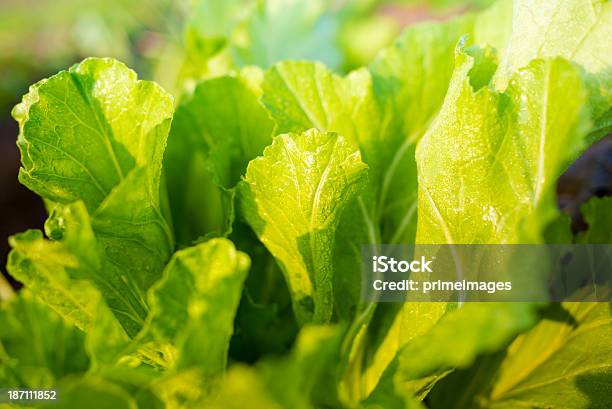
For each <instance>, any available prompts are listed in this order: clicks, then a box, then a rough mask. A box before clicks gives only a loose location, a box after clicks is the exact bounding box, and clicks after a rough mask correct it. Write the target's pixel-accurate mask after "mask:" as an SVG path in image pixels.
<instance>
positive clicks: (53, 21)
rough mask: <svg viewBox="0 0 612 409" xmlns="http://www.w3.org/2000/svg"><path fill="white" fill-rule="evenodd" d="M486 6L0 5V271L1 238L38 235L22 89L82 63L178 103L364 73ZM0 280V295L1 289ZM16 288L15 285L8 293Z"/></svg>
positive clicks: (32, 0)
mask: <svg viewBox="0 0 612 409" xmlns="http://www.w3.org/2000/svg"><path fill="white" fill-rule="evenodd" d="M490 3H492V1H491V0H463V1H461V0H430V1H414V0H412V1H411V0H404V1H385V0H335V1H334V0H330V1H326V0H307V1H305V0H223V1H221V0H174V1H173V0H149V1H136V0H106V1H96V0H0V192H1V194H0V266H2V267H1V269H2V272H3V273H4V266H5V264H6V256H7V254H8V251H9V246H8V241H7V239H8V237H9V236H10V235H12V234H14V233H17V232H20V231H24V230H26V229H28V228H39V227H41V226H42V224H43V222H44V219H45V212H44V207H43V205H42V203H41V202H40V200H39V199H38V197H37V196H35V195H34V194H32V193H31V192H29V191H28V190H27V189H25V188H24V187H23V186H21V185H20V184H19V183H18V181H17V174H18V169H19V154H18V151H17V148H16V145H15V141H16V138H17V134H18V129H17V124H16V122H15V121H14V120H13V119H12V118H11V116H10V111H11V109H12V107H13V106H14V105H15V104H16V103H17V102H19V100H20V98H21V96H22V95H23V94H25V93H26V92H27V89H28V86H30V85H31V84H33V83H35V82H36V81H38V80H40V79H42V78H45V77H48V76H50V75H52V74H54V73H56V72H57V71H59V70H61V69H65V68H67V67H69V66H70V65H72V64H74V63H76V62H78V61H80V60H82V59H83V58H85V57H89V56H98V57H114V58H117V59H119V60H121V61H123V62H125V63H126V64H127V65H128V66H130V67H131V68H133V69H134V70H136V71H137V72H138V74H139V76H140V77H141V78H144V79H152V80H155V81H157V82H159V83H160V84H162V85H163V86H164V87H165V88H166V89H167V90H169V91H170V92H172V93H173V94H174V95H175V98H176V99H177V100H178V99H179V98H180V95H181V94H182V92H184V91H185V90H188V89H189V88H190V87H192V86H193V84H194V83H195V81H197V80H198V79H201V78H206V77H210V76H215V75H220V74H223V73H226V72H228V71H231V70H233V69H240V68H242V67H244V66H247V65H257V66H260V67H262V68H266V67H268V66H270V65H271V64H273V63H275V62H276V61H279V60H282V59H311V60H320V61H322V62H324V63H326V64H327V65H328V66H329V67H331V68H332V69H334V70H336V71H337V72H339V73H342V72H347V71H349V70H351V69H353V68H356V67H359V66H362V65H365V64H367V63H368V62H369V61H370V60H371V59H372V58H373V57H374V56H375V54H376V53H377V52H378V51H379V50H380V49H381V48H383V47H385V46H387V45H389V44H390V43H391V42H392V41H393V39H394V38H395V37H396V36H397V35H398V34H399V32H400V31H401V29H402V28H403V27H405V26H408V25H411V24H415V23H417V22H419V21H424V20H444V19H448V18H450V17H452V16H454V15H457V14H460V13H464V12H467V11H469V10H474V9H479V8H482V7H485V6H487V5H488V4H490ZM3 284H5V283H3V282H2V275H0V290H1V288H2V285H3ZM12 284H13V285H16V283H14V282H13V283H12Z"/></svg>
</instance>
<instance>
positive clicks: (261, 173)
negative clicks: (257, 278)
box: [240, 130, 366, 323]
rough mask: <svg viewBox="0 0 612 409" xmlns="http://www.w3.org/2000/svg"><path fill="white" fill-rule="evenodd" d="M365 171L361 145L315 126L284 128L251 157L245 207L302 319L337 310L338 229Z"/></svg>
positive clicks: (325, 317)
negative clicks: (259, 153) (287, 131)
mask: <svg viewBox="0 0 612 409" xmlns="http://www.w3.org/2000/svg"><path fill="white" fill-rule="evenodd" d="M365 177H366V166H365V165H364V164H363V162H361V158H360V154H359V151H358V150H357V148H356V147H355V146H354V145H352V144H351V143H350V142H349V141H347V140H346V139H344V138H343V137H341V136H339V135H336V134H333V133H321V132H319V131H315V130H313V131H308V132H306V133H303V134H285V135H281V136H278V137H277V138H276V139H275V141H274V143H273V144H272V145H271V146H270V147H268V148H266V150H265V152H264V156H263V157H261V158H258V159H256V160H254V161H253V162H251V163H250V164H249V168H248V169H247V173H246V177H245V183H243V184H241V185H240V195H241V203H242V204H241V207H242V211H243V212H244V215H245V217H246V219H247V221H248V222H249V224H250V225H251V227H253V230H255V233H256V234H257V235H258V236H259V238H260V239H261V240H262V242H263V243H264V244H265V245H266V246H267V247H268V249H269V250H270V252H271V253H272V254H273V255H274V256H275V257H276V258H277V259H278V260H279V261H280V263H281V264H280V265H281V268H282V269H283V273H284V274H285V277H286V280H287V282H288V285H289V289H290V291H291V292H292V294H293V305H294V310H295V313H296V316H297V319H298V322H301V323H307V322H311V321H313V322H317V323H325V322H328V321H329V320H330V318H331V316H332V312H333V284H332V283H333V275H334V271H333V268H332V255H333V246H334V234H335V230H336V227H337V226H338V223H339V221H340V217H341V214H342V211H343V210H344V208H345V207H346V206H347V204H348V203H350V201H351V199H352V198H353V197H354V196H355V195H356V194H358V192H359V190H360V189H361V188H362V186H363V185H364V182H365Z"/></svg>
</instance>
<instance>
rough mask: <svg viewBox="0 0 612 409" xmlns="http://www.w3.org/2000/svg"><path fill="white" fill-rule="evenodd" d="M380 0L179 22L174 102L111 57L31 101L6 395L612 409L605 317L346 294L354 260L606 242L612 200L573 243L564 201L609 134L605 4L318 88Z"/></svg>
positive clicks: (390, 55)
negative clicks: (31, 219) (28, 210)
mask: <svg viewBox="0 0 612 409" xmlns="http://www.w3.org/2000/svg"><path fill="white" fill-rule="evenodd" d="M373 4H374V3H370V2H367V4H365V3H361V4H357V3H355V4H352V5H350V7H349V8H347V9H336V8H335V6H332V5H327V4H324V2H322V1H314V2H300V1H297V0H258V1H253V2H251V1H244V2H243V1H228V2H213V1H207V0H201V1H197V2H194V3H193V8H192V14H191V17H190V21H189V22H188V24H187V27H186V28H185V32H184V35H185V45H184V46H182V47H183V48H182V49H181V50H179V52H177V57H176V58H168V59H167V61H166V60H165V61H164V63H167V64H168V67H167V68H168V70H169V71H172V70H176V72H175V73H174V74H176V76H175V77H176V78H172V81H171V87H172V88H176V87H178V88H180V89H181V90H185V92H184V93H183V95H180V100H179V102H178V103H177V105H176V106H174V102H173V99H172V97H170V95H169V94H168V93H166V92H165V91H164V90H163V89H162V88H161V87H159V86H157V85H156V84H155V83H153V82H148V81H139V80H138V79H137V78H136V74H135V73H134V72H133V71H131V70H129V69H128V68H127V67H125V66H124V65H123V64H121V63H119V62H117V61H114V60H111V59H104V58H89V59H86V60H84V61H83V62H81V63H79V64H77V65H75V66H73V67H72V68H70V69H68V70H67V71H62V72H60V73H58V74H57V75H54V76H52V77H50V78H48V79H45V80H42V81H40V82H39V83H37V84H35V85H33V86H32V87H31V88H30V91H29V92H28V93H27V94H26V95H25V96H24V97H23V100H22V102H21V103H20V104H18V105H17V106H16V107H15V109H14V110H13V116H14V117H15V119H16V120H17V121H18V123H19V136H18V141H17V143H18V146H19V149H20V152H21V161H22V168H21V170H20V175H19V180H20V181H21V182H22V183H23V184H24V185H25V186H26V187H28V188H29V189H31V190H32V191H33V192H35V193H36V194H38V195H39V196H40V197H41V198H42V199H43V200H44V202H45V205H46V207H47V210H48V212H49V217H48V219H47V221H46V223H45V225H44V233H43V232H42V231H39V230H29V231H26V232H24V233H21V234H17V235H15V236H13V237H11V238H10V244H11V246H12V248H13V250H12V252H11V254H10V257H9V262H8V266H7V269H8V271H9V273H10V274H11V275H12V276H13V278H15V279H16V280H18V281H20V282H21V283H22V284H23V285H24V286H25V289H23V290H21V291H18V292H17V294H16V295H15V296H12V298H11V299H9V300H2V301H0V388H1V387H4V386H8V387H10V388H14V389H20V388H21V389H24V388H34V389H36V388H58V389H59V390H60V394H61V395H60V397H61V401H60V402H58V406H59V407H66V408H73V407H85V406H87V407H100V408H107V407H117V408H129V409H137V408H147V409H162V408H175V409H195V408H202V407H207V408H208V407H211V408H233V407H235V408H243V407H249V408H266V409H267V408H285V407H291V408H357V409H360V408H362V409H365V408H368V409H375V408H376V409H380V408H398V409H399V408H416V409H418V408H421V409H423V408H430V409H437V408H459V409H461V408H466V409H467V408H470V409H495V408H499V409H502V408H516V407H534V408H536V407H537V408H550V409H565V408H572V409H573V408H576V409H586V408H608V407H610V406H612V402H611V401H610V398H609V390H610V385H611V380H612V370H611V365H612V364H611V363H612V343H611V341H610V335H612V325H611V324H612V323H611V321H610V305H609V303H605V302H601V303H556V304H550V305H548V304H545V303H535V302H516V303H472V302H470V303H458V304H455V303H446V302H440V303H434V302H413V301H412V302H405V303H401V304H391V303H386V304H379V303H373V302H365V301H364V300H363V299H362V297H361V290H362V285H363V283H362V282H361V277H360V273H361V263H362V260H361V246H362V245H381V244H386V243H390V244H402V243H410V244H416V252H417V253H418V252H419V251H422V250H421V247H420V246H419V245H421V244H432V243H433V244H451V245H454V244H515V243H533V244H542V243H571V242H576V243H600V244H606V243H610V240H611V239H612V237H611V235H610V231H612V224H611V223H612V221H611V220H610V208H611V204H612V203H611V201H610V199H609V198H593V199H591V200H589V201H588V202H586V204H584V205H583V206H582V209H581V210H582V213H583V216H584V219H585V221H586V222H587V224H588V228H587V230H586V231H583V232H580V233H577V234H574V235H573V234H572V231H571V230H570V227H569V223H568V220H567V217H566V216H565V215H563V214H561V212H560V210H559V209H558V207H557V198H556V189H557V183H558V180H559V177H560V175H561V174H563V172H565V170H566V169H567V168H568V166H569V165H570V164H571V163H572V162H573V161H575V160H576V158H577V157H578V156H579V155H580V154H581V152H583V151H584V150H585V148H587V147H588V146H589V144H591V143H593V142H594V141H595V140H597V139H599V138H601V137H603V136H604V135H606V134H607V133H609V131H610V129H611V124H612V120H611V118H612V116H611V115H610V112H612V99H611V95H612V92H611V89H612V82H611V77H610V69H611V67H612V60H611V59H610V57H609V54H610V53H607V52H606V51H607V48H606V46H607V45H608V44H609V43H610V41H609V40H610V38H611V33H612V29H611V27H612V22H611V21H610V16H611V15H612V14H611V12H612V8H611V4H610V3H609V2H603V1H588V0H569V1H563V2H562V1H551V2H543V1H536V2H527V1H522V0H516V1H511V0H501V1H498V2H496V3H495V4H494V5H493V6H492V7H490V8H488V9H486V10H484V11H482V12H479V13H469V14H464V15H460V16H457V17H455V18H452V19H450V20H449V21H446V22H443V23H423V24H418V25H415V26H412V27H409V28H408V29H407V30H406V31H405V32H404V33H402V34H401V35H400V36H399V37H398V39H397V40H396V41H395V42H394V43H393V44H392V45H391V46H390V47H388V48H387V49H385V50H382V51H381V52H380V53H379V54H378V56H377V57H376V58H375V59H374V61H373V62H372V63H370V64H369V65H368V66H365V67H360V68H358V69H356V70H355V71H352V72H350V73H348V74H338V73H336V72H335V71H334V70H336V69H338V68H339V67H341V66H343V64H346V61H342V58H341V54H340V50H339V48H338V46H339V44H338V43H337V40H338V39H339V37H340V35H342V36H343V37H346V36H347V35H348V36H350V30H349V29H347V28H346V27H355V25H350V24H349V25H346V26H345V25H344V24H345V23H346V21H347V20H350V19H351V18H354V17H350V15H351V13H355V14H353V16H356V15H359V17H358V18H359V19H362V18H363V15H364V14H363V11H361V12H360V11H356V10H364V9H369V8H371V7H370V6H372V5H373ZM347 10H351V11H350V12H349V11H347ZM360 13H361V14H360ZM347 16H349V17H347ZM366 23H367V21H366ZM341 32H342V34H340V33H341ZM347 33H348V34H347ZM343 41H345V42H346V41H347V40H346V38H344V40H343ZM360 41H363V39H362V40H360ZM349 42H350V41H349ZM353 46H354V44H353ZM364 49H367V52H365V53H364V55H365V54H369V52H370V51H371V50H370V49H368V48H367V44H364ZM175 51H176V50H175ZM169 55H170V54H169ZM288 58H291V59H304V58H306V59H309V60H318V61H306V60H299V61H295V60H294V61H285V59H288ZM324 63H325V64H326V65H324ZM248 64H253V65H255V66H247V65H248ZM177 67H178V68H177ZM236 67H240V69H239V70H236V71H231V69H233V68H236ZM170 77H172V75H170ZM210 77H215V78H210ZM202 78H207V79H204V80H202ZM597 193H600V192H597ZM498 261H499V260H498ZM500 262H501V261H500ZM589 268H593V266H589ZM525 274H535V272H531V271H527V272H525ZM541 284H542V285H545V284H546V283H541ZM597 291H603V292H604V293H603V294H604V297H605V296H607V295H609V294H608V293H606V292H605V291H609V288H606V287H605V286H598V287H597ZM4 293H5V292H3V294H4ZM9 295H11V294H10V293H9ZM599 295H600V294H599ZM3 398H4V397H0V401H1V399H3ZM31 406H32V407H42V403H40V402H32V405H31ZM0 407H8V408H11V409H12V408H14V407H15V405H12V404H6V405H5V404H0Z"/></svg>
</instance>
